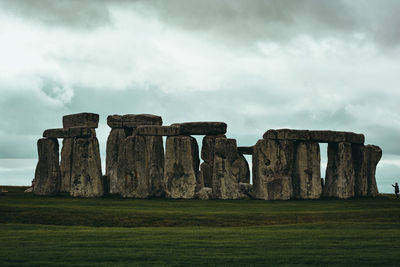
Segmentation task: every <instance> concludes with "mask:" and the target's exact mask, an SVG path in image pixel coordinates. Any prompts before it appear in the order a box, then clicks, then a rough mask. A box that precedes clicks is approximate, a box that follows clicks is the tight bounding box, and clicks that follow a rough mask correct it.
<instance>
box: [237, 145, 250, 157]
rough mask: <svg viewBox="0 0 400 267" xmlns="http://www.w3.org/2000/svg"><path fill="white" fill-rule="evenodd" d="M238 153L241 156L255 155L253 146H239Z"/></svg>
mask: <svg viewBox="0 0 400 267" xmlns="http://www.w3.org/2000/svg"><path fill="white" fill-rule="evenodd" d="M238 153H239V154H241V155H253V146H239V147H238Z"/></svg>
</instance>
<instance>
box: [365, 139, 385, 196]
mask: <svg viewBox="0 0 400 267" xmlns="http://www.w3.org/2000/svg"><path fill="white" fill-rule="evenodd" d="M381 158H382V149H381V148H380V147H379V146H374V145H367V146H365V150H364V162H365V166H366V169H367V175H368V192H367V195H368V196H372V197H377V196H378V195H379V191H378V186H377V185H376V177H375V174H376V166H377V165H378V163H379V161H380V160H381Z"/></svg>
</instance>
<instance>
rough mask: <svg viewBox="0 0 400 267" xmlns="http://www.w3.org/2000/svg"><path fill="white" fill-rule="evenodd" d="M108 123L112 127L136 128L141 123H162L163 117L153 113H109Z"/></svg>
mask: <svg viewBox="0 0 400 267" xmlns="http://www.w3.org/2000/svg"><path fill="white" fill-rule="evenodd" d="M107 124H108V126H110V127H111V128H136V127H138V126H140V125H162V118H161V117H160V116H156V115H152V114H127V115H109V116H108V117H107Z"/></svg>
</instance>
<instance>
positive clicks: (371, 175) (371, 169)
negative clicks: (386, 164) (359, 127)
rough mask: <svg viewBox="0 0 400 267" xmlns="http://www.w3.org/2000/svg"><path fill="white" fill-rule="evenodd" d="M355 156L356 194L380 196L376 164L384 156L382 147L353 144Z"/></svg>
mask: <svg viewBox="0 0 400 267" xmlns="http://www.w3.org/2000/svg"><path fill="white" fill-rule="evenodd" d="M353 157H354V165H355V186H354V193H355V195H356V196H372V197H376V196H378V195H379V192H378V187H377V185H376V178H375V173H376V166H377V165H378V162H379V160H380V159H381V157H382V149H381V148H380V147H378V146H374V145H367V146H353Z"/></svg>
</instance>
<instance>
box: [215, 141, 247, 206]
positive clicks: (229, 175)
mask: <svg viewBox="0 0 400 267" xmlns="http://www.w3.org/2000/svg"><path fill="white" fill-rule="evenodd" d="M242 164H243V159H242V158H241V157H239V154H238V153H237V146H236V140H235V139H227V138H216V139H215V153H214V165H213V177H212V189H213V198H219V199H240V198H241V194H240V192H239V181H240V174H241V168H242Z"/></svg>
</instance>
